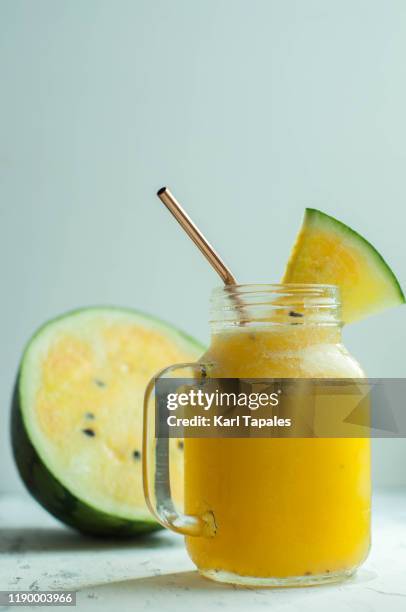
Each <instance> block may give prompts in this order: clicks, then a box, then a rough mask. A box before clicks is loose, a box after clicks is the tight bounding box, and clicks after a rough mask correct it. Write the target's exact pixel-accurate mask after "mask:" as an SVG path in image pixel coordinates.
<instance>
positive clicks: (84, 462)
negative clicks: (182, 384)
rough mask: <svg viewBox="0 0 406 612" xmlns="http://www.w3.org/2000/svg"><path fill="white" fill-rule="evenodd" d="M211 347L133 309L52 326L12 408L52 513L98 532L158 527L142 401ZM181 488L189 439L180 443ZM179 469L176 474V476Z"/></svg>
mask: <svg viewBox="0 0 406 612" xmlns="http://www.w3.org/2000/svg"><path fill="white" fill-rule="evenodd" d="M203 350H204V349H203V347H202V346H201V345H200V344H199V343H198V342H196V341H195V340H194V339H192V338H190V337H189V336H187V335H185V334H183V333H182V332H180V331H179V330H177V329H176V328H174V327H172V326H170V325H168V324H166V323H163V322H162V321H159V320H157V319H155V318H152V317H149V316H147V315H145V314H142V313H140V312H137V311H133V310H126V309H120V308H110V307H109V308H103V307H99V308H87V309H81V310H77V311H75V312H71V313H68V314H66V315H63V316H61V317H59V318H57V319H54V320H53V321H50V322H48V323H46V324H45V325H44V326H43V327H42V328H41V329H39V331H37V333H36V334H35V335H34V336H33V337H32V339H31V340H30V342H29V344H28V346H27V348H26V350H25V352H24V355H23V357H22V360H21V363H20V368H19V373H18V376H17V381H16V386H15V393H14V401H13V408H12V411H13V412H12V443H13V452H14V457H15V461H16V464H17V467H18V470H19V472H20V475H21V477H22V479H23V481H24V483H25V485H26V486H27V488H28V490H29V491H30V492H31V494H32V495H33V496H34V497H35V498H36V499H37V501H39V503H40V504H42V505H43V506H44V507H45V508H46V509H47V510H49V512H51V513H52V514H53V515H54V516H56V517H57V518H58V519H60V520H61V521H63V522H65V523H67V524H68V525H71V526H72V527H76V528H77V529H79V530H81V531H83V532H86V533H91V534H98V535H116V536H117V535H136V534H139V533H144V532H147V531H151V530H154V529H157V528H159V525H158V523H157V522H156V521H155V520H154V519H153V517H152V516H151V514H150V513H149V511H148V510H147V507H146V504H145V501H144V496H143V488H142V460H141V440H142V405H143V396H144V390H145V387H146V385H147V383H148V381H149V380H150V379H151V377H152V376H153V375H154V374H155V373H156V372H157V371H158V370H160V369H161V368H164V367H166V366H168V365H171V364H173V363H180V362H189V361H195V360H196V359H197V358H198V357H199V356H200V355H201V353H202V352H203ZM171 448H172V450H171V452H172V453H173V454H174V455H175V456H173V457H172V460H173V465H174V485H175V489H176V488H178V489H179V491H178V492H176V491H174V495H175V496H176V493H178V494H181V489H182V487H183V481H182V479H181V476H182V472H181V465H182V464H183V457H182V445H181V443H180V442H179V441H177V440H173V445H172V446H171ZM177 475H178V477H177Z"/></svg>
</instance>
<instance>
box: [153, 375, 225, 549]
mask: <svg viewBox="0 0 406 612" xmlns="http://www.w3.org/2000/svg"><path fill="white" fill-rule="evenodd" d="M187 368H188V369H190V370H192V371H194V372H196V373H198V375H199V376H201V375H202V372H205V371H206V368H205V365H204V364H201V363H182V364H177V365H173V366H169V367H168V368H165V369H163V370H161V371H160V372H159V373H158V374H157V375H156V376H154V378H153V379H152V380H151V381H150V382H149V384H148V386H147V388H146V391H145V398H144V426H143V450H142V457H143V464H142V473H143V485H144V495H145V501H146V503H147V506H148V508H149V509H150V511H151V512H152V514H153V515H154V516H155V517H156V519H157V520H158V522H159V523H160V524H161V525H163V526H164V527H167V528H168V529H171V530H172V531H175V532H176V533H181V534H183V535H187V536H203V537H213V536H214V535H215V533H216V524H215V520H214V515H213V513H212V512H210V511H209V512H205V513H204V514H202V515H192V514H183V513H181V512H179V511H178V510H177V509H176V507H175V504H174V502H173V499H172V493H171V482H170V465H169V464H170V453H169V441H170V438H169V436H166V437H156V435H155V420H154V419H155V401H154V400H155V383H156V381H157V380H159V379H160V378H168V377H172V376H173V375H174V374H175V373H176V372H178V371H180V370H183V371H184V370H185V369H187ZM179 377H181V375H179ZM183 378H184V376H183Z"/></svg>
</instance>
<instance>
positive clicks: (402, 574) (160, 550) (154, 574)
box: [0, 490, 406, 612]
mask: <svg viewBox="0 0 406 612" xmlns="http://www.w3.org/2000/svg"><path fill="white" fill-rule="evenodd" d="M373 518H374V521H373V545H372V551H371V554H370V556H369V558H368V560H367V562H366V563H365V565H364V566H363V567H362V568H361V569H360V570H359V572H358V574H357V576H356V577H355V578H352V579H350V580H349V581H347V582H346V583H342V584H340V585H326V586H322V587H312V588H307V589H303V588H302V589H251V588H249V589H248V588H237V587H232V586H227V585H221V584H217V583H214V582H210V581H208V580H206V579H204V578H202V577H200V576H199V575H198V573H197V572H196V571H195V569H194V566H193V564H192V563H191V561H189V559H188V557H187V555H186V552H185V550H184V547H183V539H182V537H180V536H176V535H174V534H172V533H168V532H159V533H156V534H154V535H153V536H151V537H148V538H145V539H143V540H142V541H138V542H137V541H136V540H132V541H126V542H121V543H120V542H110V541H98V540H93V539H88V538H85V537H83V536H80V535H79V534H76V533H75V532H74V531H71V530H69V529H67V528H64V527H63V526H61V525H60V524H59V523H58V522H57V521H55V520H54V519H53V518H52V517H50V516H49V515H48V514H47V513H46V512H45V511H43V510H42V509H41V508H40V507H39V506H38V505H37V504H36V503H35V502H33V501H32V500H31V498H30V497H28V496H2V497H1V498H0V587H1V590H25V589H30V590H56V589H67V590H75V591H77V608H76V609H78V610H102V611H104V610H106V611H109V612H110V611H114V610H117V611H120V612H126V611H127V610H131V611H135V610H150V611H155V610H164V611H165V612H166V611H168V612H171V611H175V610H176V612H181V611H182V610H192V611H193V612H198V611H200V610H202V611H204V612H209V611H210V610H216V609H221V610H233V611H238V610H241V612H243V611H244V612H246V611H249V612H251V611H253V610H254V611H255V610H263V609H265V608H268V607H269V608H271V609H272V612H279V611H282V610H283V612H291V611H292V612H297V611H300V612H307V611H309V612H310V611H311V612H318V611H320V612H321V611H323V612H326V611H327V610H328V611H329V612H334V611H335V610H337V611H348V612H366V611H368V612H369V611H372V612H374V611H375V610H376V611H377V612H378V611H379V612H382V611H385V612H397V611H398V610H399V611H402V612H405V610H406V490H403V491H402V490H385V491H379V492H376V493H375V495H374V514H373ZM2 609H3V610H5V609H7V608H4V607H3V608H2ZM16 609H24V608H14V607H13V608H10V610H16ZM25 609H27V608H25ZM36 609H37V610H38V609H44V608H36ZM47 609H55V610H59V611H60V610H63V609H67V610H69V609H71V610H73V609H75V608H61V607H58V608H56V607H52V608H47Z"/></svg>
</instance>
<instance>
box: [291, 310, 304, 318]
mask: <svg viewBox="0 0 406 612" xmlns="http://www.w3.org/2000/svg"><path fill="white" fill-rule="evenodd" d="M289 316H290V317H303V316H304V315H303V314H302V313H301V312H296V311H295V310H290V311H289Z"/></svg>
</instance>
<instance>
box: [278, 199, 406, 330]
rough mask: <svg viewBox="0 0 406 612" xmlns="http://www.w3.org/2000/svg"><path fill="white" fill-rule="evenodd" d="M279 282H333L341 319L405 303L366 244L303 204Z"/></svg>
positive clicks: (394, 281) (381, 261) (385, 267)
mask: <svg viewBox="0 0 406 612" xmlns="http://www.w3.org/2000/svg"><path fill="white" fill-rule="evenodd" d="M283 282H284V283H318V284H330V285H337V286H338V287H339V288H340V291H341V301H342V320H343V322H344V323H351V322H353V321H356V320H359V319H363V318H364V317H367V316H369V315H370V314H373V313H376V312H380V311H381V310H385V309H386V308H389V307H390V306H396V305H398V304H404V303H405V296H404V294H403V291H402V289H401V287H400V285H399V282H398V280H397V278H396V276H395V275H394V273H393V272H392V270H391V269H390V267H389V266H388V264H387V263H386V262H385V260H384V259H383V257H382V256H381V255H380V254H379V253H378V251H377V250H376V249H375V248H374V247H373V246H372V244H370V243H369V242H368V241H367V240H365V238H363V237H362V236H360V234H358V233H357V232H355V231H354V230H353V229H351V228H350V227H348V225H345V224H344V223H342V222H341V221H338V219H335V218H334V217H331V216H330V215H326V214H325V213H323V212H321V211H320V210H316V209H314V208H306V212H305V217H304V221H303V224H302V227H301V230H300V232H299V235H298V237H297V239H296V243H295V245H294V248H293V251H292V254H291V256H290V259H289V262H288V265H287V268H286V272H285V275H284V277H283Z"/></svg>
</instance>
